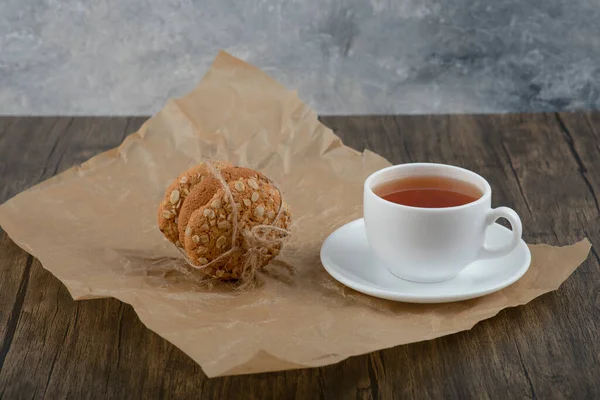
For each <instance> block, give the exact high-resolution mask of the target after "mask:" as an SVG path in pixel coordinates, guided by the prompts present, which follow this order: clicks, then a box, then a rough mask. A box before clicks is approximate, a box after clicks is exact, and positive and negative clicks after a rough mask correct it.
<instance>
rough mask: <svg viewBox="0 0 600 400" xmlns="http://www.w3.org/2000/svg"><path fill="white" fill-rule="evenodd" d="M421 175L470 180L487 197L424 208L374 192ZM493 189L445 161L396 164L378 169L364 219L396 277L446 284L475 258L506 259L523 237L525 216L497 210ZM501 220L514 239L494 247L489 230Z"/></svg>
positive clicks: (368, 187)
mask: <svg viewBox="0 0 600 400" xmlns="http://www.w3.org/2000/svg"><path fill="white" fill-rule="evenodd" d="M418 176H440V177H447V178H453V179H458V180H462V181H465V182H467V183H470V184H472V185H474V186H475V187H477V188H478V189H479V190H480V191H481V193H483V195H482V196H481V197H480V198H479V199H477V200H475V201H473V202H471V203H467V204H464V205H461V206H456V207H446V208H419V207H410V206H405V205H401V204H396V203H392V202H390V201H387V200H384V199H382V198H381V197H379V196H378V195H377V194H375V192H374V191H373V189H374V188H376V187H377V186H378V185H380V184H382V183H383V182H387V181H391V180H395V179H399V178H404V177H418ZM491 197H492V189H491V187H490V184H489V183H488V182H487V181H486V180H485V179H483V178H482V177H481V176H479V175H477V174H476V173H474V172H471V171H469V170H466V169H463V168H459V167H454V166H450V165H444V164H427V163H414V164H402V165H395V166H392V167H388V168H385V169H382V170H380V171H377V172H375V173H374V174H372V175H371V176H369V177H368V178H367V180H366V181H365V186H364V219H365V228H366V234H367V239H368V242H369V245H370V247H371V249H372V250H373V253H374V254H375V255H376V256H377V257H378V258H379V259H380V260H381V261H382V262H384V263H385V264H386V265H387V267H388V268H389V270H390V271H391V272H392V273H393V274H394V275H396V276H398V277H400V278H403V279H406V280H409V281H413V282H441V281H445V280H448V279H452V278H453V277H455V276H456V275H457V274H458V273H459V272H460V271H461V270H463V269H464V268H465V267H467V266H468V265H469V264H471V263H472V262H473V261H475V260H477V259H482V258H494V257H502V256H504V255H506V254H508V253H510V252H511V251H512V250H513V249H514V248H515V247H516V246H517V244H518V243H519V240H520V239H521V233H522V227H521V220H520V218H519V216H518V215H517V213H516V212H514V211H513V210H511V209H510V208H507V207H499V208H494V209H492V208H491ZM498 218H506V219H507V220H508V221H509V222H510V225H511V226H512V231H513V235H512V239H511V241H510V242H509V243H507V244H505V245H504V246H501V247H499V248H488V247H487V246H486V245H485V244H484V241H485V231H486V229H487V227H488V226H490V225H491V224H493V223H494V222H495V221H496V220H497V219H498Z"/></svg>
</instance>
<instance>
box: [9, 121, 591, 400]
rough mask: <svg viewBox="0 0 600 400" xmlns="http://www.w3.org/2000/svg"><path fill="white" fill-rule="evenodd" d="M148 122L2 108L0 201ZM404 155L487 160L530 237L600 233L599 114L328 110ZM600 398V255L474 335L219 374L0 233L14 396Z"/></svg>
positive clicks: (375, 145)
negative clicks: (291, 366) (26, 114)
mask: <svg viewBox="0 0 600 400" xmlns="http://www.w3.org/2000/svg"><path fill="white" fill-rule="evenodd" d="M144 120H145V118H141V117H135V118H121V117H119V118H66V117H64V118H63V117H61V118H20V117H19V118H12V117H8V118H0V183H1V185H0V202H3V201H5V200H7V199H8V198H10V197H12V196H14V195H15V194H17V193H18V192H20V191H21V190H24V189H26V188H28V187H30V186H32V185H34V184H36V183H38V182H40V181H42V180H44V179H46V178H49V177H51V176H53V175H54V174H56V173H59V172H61V171H62V170H64V169H66V168H68V167H70V166H72V165H74V164H76V163H80V162H83V161H85V160H87V159H88V158H90V157H91V156H93V155H94V154H96V153H99V152H101V151H104V150H106V149H109V148H111V147H114V146H116V145H118V144H119V143H120V142H121V141H122V140H123V138H124V136H125V135H126V134H128V133H131V132H134V131H135V130H137V128H138V127H139V126H140V125H141V123H142V122H143V121H144ZM322 120H323V122H324V123H325V124H326V125H328V126H330V127H331V128H333V129H334V130H335V131H336V132H337V133H338V134H339V135H340V136H341V137H342V138H343V139H344V141H345V142H346V143H347V144H349V145H350V146H352V147H354V148H356V149H359V150H362V149H364V148H369V149H371V150H373V151H376V152H378V153H380V154H382V155H383V156H385V157H386V158H388V159H389V160H390V161H391V162H393V163H402V162H415V161H430V162H443V163H451V164H456V165H460V166H464V167H466V168H470V169H475V170H477V171H479V172H480V173H481V174H483V175H484V176H485V177H487V178H488V179H489V180H490V182H491V185H492V187H493V192H494V204H495V205H507V206H510V207H513V208H514V209H515V210H517V212H518V213H519V214H520V215H521V218H522V220H523V226H524V231H525V232H524V236H525V239H526V240H527V241H528V242H530V243H537V242H544V243H550V244H554V245H556V244H569V243H573V242H575V241H577V240H579V239H581V238H583V237H585V236H587V237H589V238H590V240H591V241H592V243H600V232H599V228H600V224H599V221H598V216H599V211H600V206H599V200H598V193H599V192H600V113H587V114H586V113H578V114H537V115H498V116H403V117H392V116H385V117H324V118H322ZM65 396H66V397H69V398H102V399H108V398H142V397H143V398H157V397H174V398H179V399H183V398H204V397H206V398H246V397H248V398H256V399H268V398H274V399H285V398H302V399H315V398H321V399H338V398H351V399H355V398H365V399H366V398H373V399H377V398H384V399H389V398H405V397H415V398H459V399H466V398H507V399H508V398H511V399H513V398H514V399H516V398H540V399H551V398H573V399H584V398H586V399H589V398H600V259H599V258H598V254H597V253H596V251H594V249H592V254H591V255H590V257H589V258H588V260H587V261H586V262H585V263H584V264H583V265H582V266H581V267H580V268H579V269H578V270H577V271H576V272H575V273H574V274H573V275H572V276H571V277H570V278H569V279H568V280H567V281H566V282H565V283H564V284H563V286H562V287H561V288H560V289H559V290H558V291H556V292H553V293H550V294H547V295H544V296H542V297H540V298H538V299H536V300H534V301H532V302H531V303H529V304H527V305H525V306H522V307H518V308H513V309H508V310H504V311H502V312H501V313H500V314H499V315H498V316H496V317H494V318H492V319H490V320H487V321H483V322H481V323H479V324H477V325H476V326H475V327H474V328H473V329H471V330H470V331H467V332H461V333H458V334H454V335H450V336H446V337H442V338H439V339H436V340H431V341H428V342H423V343H415V344H411V345H405V346H400V347H396V348H392V349H389V350H385V351H380V352H376V353H373V354H368V355H364V356H360V357H354V358H351V359H349V360H346V361H344V362H342V363H339V364H337V365H332V366H328V367H324V368H316V369H306V370H298V371H287V372H280V373H267V374H259V375H250V376H236V377H225V378H216V379H207V378H206V376H205V375H204V374H203V373H202V371H201V369H200V367H199V366H198V365H197V364H196V363H194V362H193V361H192V360H191V359H190V358H188V357H187V356H185V355H184V354H183V353H182V352H181V351H179V350H178V349H177V348H175V347H174V346H172V345H171V344H169V343H168V342H166V341H165V340H163V339H161V338H160V337H158V336H157V335H156V334H154V333H153V332H151V331H149V330H148V329H146V328H145V327H144V326H143V325H142V324H141V323H140V321H139V319H138V318H137V316H136V314H135V313H134V312H133V310H132V308H131V307H130V306H128V305H125V304H122V303H120V302H119V301H117V300H114V299H105V300H91V301H78V302H75V301H73V300H72V299H71V298H70V296H69V294H68V293H67V290H66V289H65V288H64V287H63V286H62V284H61V283H60V282H59V281H58V280H57V279H55V278H54V277H53V276H52V275H51V274H50V273H48V272H47V271H45V270H44V269H43V268H42V267H41V265H40V263H39V262H38V261H37V260H35V259H33V258H32V257H31V256H29V255H28V254H27V253H25V252H23V251H22V250H20V249H19V248H18V247H17V246H16V245H15V244H14V243H13V242H12V241H11V240H10V239H9V238H8V237H7V236H6V234H5V233H4V232H3V231H1V230H0V398H6V399H13V398H53V399H54V398H64V397H65Z"/></svg>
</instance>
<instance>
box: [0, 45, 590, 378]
mask: <svg viewBox="0 0 600 400" xmlns="http://www.w3.org/2000/svg"><path fill="white" fill-rule="evenodd" d="M204 158H212V159H221V160H228V161H230V162H232V163H234V164H238V165H243V166H248V167H251V168H255V169H257V170H260V171H261V172H263V173H265V174H266V175H267V176H269V177H270V178H272V179H273V180H274V181H275V182H278V184H279V185H280V187H281V188H282V189H283V191H284V194H285V197H286V199H287V201H288V202H289V204H290V206H291V210H292V215H293V219H294V226H293V228H292V239H291V241H290V242H289V244H288V245H287V246H286V248H285V251H284V252H283V253H282V254H281V255H280V259H281V260H283V261H285V262H287V263H289V264H291V265H293V266H294V267H295V268H296V269H297V274H296V275H295V276H289V275H287V274H285V273H278V272H277V270H275V269H273V270H272V271H271V272H270V273H269V274H267V275H265V276H264V277H263V279H264V284H263V285H262V286H261V287H259V288H257V289H255V290H252V291H249V292H235V291H231V290H230V289H227V288H222V287H218V286H217V287H214V288H211V289H209V288H206V287H203V286H202V285H199V284H198V282H197V281H196V280H195V279H192V278H191V277H190V276H187V275H186V274H184V273H182V272H180V271H179V270H177V269H175V268H173V267H174V265H176V263H178V262H180V261H181V260H180V255H179V253H178V252H177V250H176V249H175V248H174V247H173V246H172V245H171V244H170V243H168V242H166V241H165V240H164V239H163V237H162V235H161V233H160V232H159V230H158V227H157V222H156V210H157V206H158V204H159V202H160V201H161V198H162V196H163V193H164V190H165V188H166V187H167V186H168V184H169V183H170V182H171V181H172V179H174V177H176V176H177V175H178V174H179V173H180V172H182V171H184V170H185V169H187V168H188V167H190V166H191V165H194V164H196V163H197V162H199V161H200V160H202V159H204ZM388 165H389V163H388V162H387V161H386V160H385V159H383V158H382V157H380V156H378V155H377V154H374V153H372V152H370V151H365V152H364V153H359V152H357V151H354V150H352V149H350V148H348V147H346V146H344V145H343V143H342V142H341V140H340V139H339V138H338V137H337V136H336V135H335V134H333V132H331V130H329V129H328V128H326V127H325V126H323V125H322V124H321V123H319V121H318V120H317V115H316V114H315V113H314V112H313V111H312V110H311V109H309V108H308V107H307V106H306V105H305V104H304V103H302V102H301V101H300V100H299V99H298V97H297V96H296V94H295V92H290V91H288V90H286V89H285V88H284V87H283V86H281V85H280V84H279V83H277V82H275V81H274V80H273V79H272V78H270V77H269V76H267V75H266V74H264V73H262V72H261V71H259V70H258V69H256V68H255V67H253V66H251V65H248V64H246V63H244V62H242V61H241V60H238V59H236V58H234V57H232V56H230V55H228V54H226V53H224V52H221V53H220V54H219V55H218V57H217V59H216V60H215V62H214V64H213V65H212V67H211V69H210V71H209V72H208V73H207V74H206V76H205V77H204V79H203V80H202V81H201V82H200V84H199V85H198V86H197V87H196V89H195V90H193V91H192V92H191V93H189V94H188V95H186V96H184V97H183V98H180V99H176V100H171V101H169V102H168V104H167V105H166V106H165V108H164V109H163V110H162V111H160V112H159V113H158V114H157V115H155V116H154V117H152V118H151V119H149V120H148V121H147V122H146V123H145V124H144V125H143V126H142V127H141V128H140V130H139V131H138V132H136V133H134V134H132V135H130V136H129V137H127V139H126V140H125V141H124V142H123V144H122V145H121V146H119V147H118V148H116V149H113V150H110V151H108V152H105V153H103V154H100V155H98V156H96V157H93V158H92V159H90V160H89V161H87V162H85V163H84V164H82V165H81V166H76V167H74V168H71V169H70V170H68V171H66V172H64V173H62V174H60V175H58V176H56V177H54V178H52V179H49V180H47V181H45V182H43V183H41V184H39V185H37V186H35V187H33V188H31V189H29V190H26V191H25V192H22V193H21V194H19V195H17V196H16V197H14V198H13V199H11V200H9V201H8V202H6V203H5V204H3V205H2V206H0V224H1V225H2V227H3V228H4V230H5V231H6V232H7V233H8V234H9V236H10V237H11V238H12V239H13V240H14V241H15V242H16V243H17V244H18V245H19V246H21V247H22V248H23V249H24V250H26V251H27V252H29V253H31V254H32V255H34V256H35V257H37V258H38V259H39V260H40V261H41V263H42V265H43V266H44V268H46V269H48V270H49V271H50V272H51V273H52V274H54V275H55V276H56V277H57V278H58V279H60V280H61V281H62V283H63V284H64V285H65V286H66V287H67V288H68V290H69V291H70V293H71V295H72V296H73V298H74V299H76V300H81V299H92V298H98V297H115V298H117V299H119V300H121V301H123V302H125V303H128V304H131V305H132V306H133V308H134V309H135V311H136V312H137V314H138V315H139V317H140V319H141V321H142V322H143V323H144V324H145V325H146V326H147V327H148V328H149V329H152V330H153V331H155V332H156V333H157V334H159V335H160V336H162V337H164V338H165V339H167V340H168V341H170V342H171V343H173V344H174V345H175V346H177V347H179V348H180V349H181V350H183V351H184V352H185V353H186V354H188V355H189V356H190V357H192V359H194V360H195V361H196V362H198V363H199V364H200V365H201V367H202V369H203V370H204V371H205V373H206V374H207V375H208V376H209V377H213V376H222V375H233V374H246V373H256V372H264V371H276V370H285V369H293V368H305V367H317V366H322V365H327V364H332V363H336V362H338V361H340V360H343V359H345V358H347V357H350V356H353V355H357V354H362V353H368V352H372V351H375V350H379V349H383V348H387V347H391V346H397V345H400V344H404V343H410V342H415V341H421V340H427V339H432V338H435V337H439V336H442V335H447V334H451V333H454V332H457V331H461V330H466V329H470V328H471V327H472V326H473V325H475V324H476V323H477V322H479V321H481V320H483V319H486V318H490V317H492V316H493V315H495V314H496V313H498V311H500V310H501V309H503V308H507V307H513V306H517V305H520V304H524V303H527V302H528V301H530V300H532V299H533V298H535V297H537V296H539V295H541V294H543V293H546V292H549V291H552V290H555V289H557V288H558V287H559V285H560V284H561V283H562V282H563V281H564V280H565V279H566V278H567V277H568V276H569V275H570V274H571V273H572V272H573V271H574V270H575V269H576V268H577V267H578V266H579V264H581V263H582V262H583V261H584V260H585V259H586V257H587V254H588V252H589V249H590V243H589V242H588V241H587V240H584V241H582V242H579V243H577V244H575V245H572V246H566V247H561V248H557V247H550V246H545V245H534V246H530V248H531V252H532V257H533V261H532V265H531V267H530V269H529V271H528V272H527V274H526V275H525V276H524V277H523V278H522V279H521V280H519V281H518V282H517V283H515V284H513V285H512V286H509V287H508V288H506V289H504V290H502V291H500V292H497V293H494V294H491V295H488V296H485V297H482V298H478V299H474V300H470V301H463V302H459V303H450V304H439V305H435V304H434V305H418V304H405V303H395V302H391V301H386V300H381V299H376V298H372V297H369V296H366V295H362V294H360V293H357V292H355V291H353V290H351V289H348V288H345V287H344V286H342V285H341V284H339V283H337V282H336V281H335V280H333V279H332V278H331V277H330V276H329V275H328V274H327V273H326V272H325V270H324V269H323V267H322V265H321V263H320V260H319V249H320V246H321V243H322V242H323V240H324V239H325V238H326V237H327V235H328V234H329V233H331V232H332V231H333V230H335V229H336V228H338V227H339V226H341V225H343V224H344V223H346V222H349V221H351V220H354V219H356V218H359V217H360V216H361V213H362V212H361V211H362V184H363V181H364V179H365V178H366V177H367V176H368V175H369V174H371V173H372V172H374V171H376V170H378V169H380V168H383V167H386V166H388Z"/></svg>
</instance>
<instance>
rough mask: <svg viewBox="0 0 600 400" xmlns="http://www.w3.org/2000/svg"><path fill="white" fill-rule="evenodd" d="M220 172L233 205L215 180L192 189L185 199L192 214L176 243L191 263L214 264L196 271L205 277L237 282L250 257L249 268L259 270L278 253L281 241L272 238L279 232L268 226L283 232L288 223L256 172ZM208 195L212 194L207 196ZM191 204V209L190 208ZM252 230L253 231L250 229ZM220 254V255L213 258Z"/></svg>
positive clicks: (269, 187) (271, 189)
mask: <svg viewBox="0 0 600 400" xmlns="http://www.w3.org/2000/svg"><path fill="white" fill-rule="evenodd" d="M221 174H222V176H223V178H224V180H225V182H227V185H228V188H229V193H230V194H231V197H232V199H233V203H232V202H231V200H232V199H231V198H230V197H229V195H228V193H227V192H226V191H225V190H224V189H223V188H222V186H221V184H220V182H219V181H218V180H216V179H215V182H211V181H209V180H206V181H205V182H203V184H202V185H199V186H197V187H196V188H195V189H194V192H195V193H190V196H188V199H187V200H186V203H187V202H190V208H194V210H193V212H191V214H190V216H189V221H188V222H187V225H186V226H185V228H184V229H183V237H182V238H180V241H181V243H182V244H183V245H184V249H185V251H186V253H187V255H188V257H189V258H190V260H191V261H192V262H193V263H194V264H196V265H205V264H208V263H210V262H213V261H215V260H217V261H216V262H214V263H213V264H211V265H210V266H209V267H208V268H206V269H203V270H202V271H203V272H205V273H206V274H207V275H210V276H213V277H217V278H220V279H239V278H240V277H242V275H243V273H244V270H243V269H244V268H245V266H246V265H248V264H249V263H248V261H249V258H250V257H251V258H252V260H251V264H252V265H253V268H255V269H256V268H258V269H260V268H262V267H264V266H265V265H267V264H268V263H269V262H270V261H271V260H272V259H273V258H274V257H275V256H276V255H277V254H278V253H279V250H280V249H281V242H280V241H279V242H278V241H275V242H273V240H274V239H280V238H281V231H277V230H274V229H270V228H268V226H271V225H273V226H275V227H277V228H281V229H284V230H287V229H288V228H289V226H290V223H291V219H290V214H289V210H288V207H287V205H286V204H285V203H282V198H281V195H280V193H279V190H278V189H277V188H276V187H275V186H274V185H273V184H272V183H271V182H270V181H269V180H268V179H267V178H266V177H264V176H263V175H262V174H260V173H258V172H256V171H253V170H249V169H246V168H239V167H234V168H227V169H223V170H222V171H221ZM209 185H210V186H209ZM203 186H207V187H203ZM209 193H212V194H213V195H212V196H211V197H210V198H207V197H208V194H209ZM200 199H202V200H200ZM192 202H193V204H194V207H191V204H192ZM234 205H235V206H234ZM280 207H282V209H281V212H279V210H280ZM180 224H181V219H180ZM236 224H237V233H236V235H235V237H234V236H233V235H234V228H235V226H236ZM256 227H257V228H256ZM180 228H182V225H180ZM253 228H256V229H255V230H254V231H252V229H253ZM256 240H266V241H265V242H263V243H269V245H262V244H261V243H257V242H256ZM232 248H233V250H232ZM226 253H228V254H226ZM224 254H226V257H224V258H223V259H221V260H219V257H220V256H222V255H224Z"/></svg>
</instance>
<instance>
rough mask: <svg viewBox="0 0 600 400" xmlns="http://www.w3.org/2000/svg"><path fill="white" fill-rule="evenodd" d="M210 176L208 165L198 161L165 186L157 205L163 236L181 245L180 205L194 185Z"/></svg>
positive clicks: (217, 164)
mask: <svg viewBox="0 0 600 400" xmlns="http://www.w3.org/2000/svg"><path fill="white" fill-rule="evenodd" d="M213 165H214V167H215V168H217V169H219V170H220V169H223V168H227V167H231V166H232V165H231V164H229V163H228V162H223V161H214V162H213ZM209 176H212V174H211V173H210V171H209V169H208V166H207V165H206V164H205V163H200V164H198V165H196V166H194V167H192V168H190V169H188V170H187V171H185V172H184V173H182V174H181V175H179V176H178V177H177V179H175V180H174V181H173V183H171V185H170V186H169V187H168V188H167V190H166V192H165V197H164V199H163V201H162V202H161V203H160V206H159V207H158V227H159V229H160V230H161V232H162V233H163V235H165V237H166V238H167V239H168V240H169V241H170V242H172V243H174V244H176V245H178V246H179V247H181V246H182V242H179V230H178V228H177V224H178V222H179V215H180V212H181V207H182V206H183V204H184V202H185V199H186V198H187V196H188V195H189V194H190V193H191V191H192V190H193V189H194V187H195V186H196V185H197V184H198V183H200V182H202V181H203V180H204V179H206V178H207V177H209Z"/></svg>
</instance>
